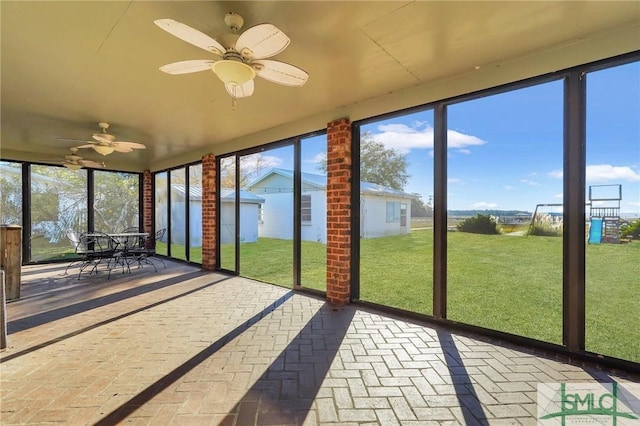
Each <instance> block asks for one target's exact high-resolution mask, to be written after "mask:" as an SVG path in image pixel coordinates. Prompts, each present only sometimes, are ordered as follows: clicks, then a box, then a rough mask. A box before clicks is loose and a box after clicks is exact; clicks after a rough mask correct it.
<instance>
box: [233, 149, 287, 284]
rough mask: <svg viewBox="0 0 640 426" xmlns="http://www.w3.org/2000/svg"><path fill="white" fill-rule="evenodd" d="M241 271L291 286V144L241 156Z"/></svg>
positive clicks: (266, 280) (261, 278) (264, 279)
mask: <svg viewBox="0 0 640 426" xmlns="http://www.w3.org/2000/svg"><path fill="white" fill-rule="evenodd" d="M239 172H240V182H241V184H240V187H241V191H240V274H241V275H242V276H245V277H248V278H254V279H257V280H260V281H265V282H269V283H272V284H277V285H281V286H284V287H289V288H290V287H292V286H293V147H291V146H288V147H284V148H277V149H272V150H269V151H264V152H261V153H258V154H251V155H245V156H243V157H240V171H239Z"/></svg>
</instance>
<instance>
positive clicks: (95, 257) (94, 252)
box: [78, 232, 124, 279]
mask: <svg viewBox="0 0 640 426" xmlns="http://www.w3.org/2000/svg"><path fill="white" fill-rule="evenodd" d="M80 243H81V245H84V246H85V247H86V261H85V263H84V264H83V265H82V266H81V267H80V272H79V273H78V279H80V275H81V274H82V272H83V271H84V270H85V269H87V268H88V267H89V266H92V268H91V270H90V271H89V275H91V274H92V273H93V272H96V274H97V273H98V266H99V265H100V264H106V267H107V269H108V270H109V276H108V278H111V270H112V269H113V268H115V267H116V266H117V265H118V264H122V272H123V273H124V263H123V261H122V258H121V256H122V253H121V252H120V251H119V250H118V246H119V245H120V243H119V242H118V241H117V240H115V239H114V238H112V237H111V236H109V235H108V234H106V233H104V232H92V233H90V234H82V235H81V236H80Z"/></svg>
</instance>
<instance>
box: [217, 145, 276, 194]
mask: <svg viewBox="0 0 640 426" xmlns="http://www.w3.org/2000/svg"><path fill="white" fill-rule="evenodd" d="M277 165H278V162H277V161H276V159H274V158H273V157H269V156H265V155H262V154H261V153H257V154H251V155H244V156H242V157H240V188H245V187H246V186H247V185H248V184H249V183H251V182H252V181H253V180H255V179H257V178H258V177H260V176H262V174H263V173H264V172H265V170H268V169H271V168H273V167H275V166H277ZM220 169H221V170H220V186H221V187H222V188H235V186H236V169H237V165H236V162H235V157H226V158H223V159H222V161H221V162H220Z"/></svg>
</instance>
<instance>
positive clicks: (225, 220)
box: [171, 185, 264, 247]
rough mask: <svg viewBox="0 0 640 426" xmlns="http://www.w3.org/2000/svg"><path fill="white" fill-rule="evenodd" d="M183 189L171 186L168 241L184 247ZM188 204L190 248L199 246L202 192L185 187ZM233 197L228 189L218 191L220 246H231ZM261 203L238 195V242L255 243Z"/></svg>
mask: <svg viewBox="0 0 640 426" xmlns="http://www.w3.org/2000/svg"><path fill="white" fill-rule="evenodd" d="M185 193H186V190H185V187H184V185H171V241H172V242H173V243H174V244H184V243H185V220H184V219H185V218H184V215H182V212H184V211H185V210H184V207H185V206H184V203H185ZM189 193H190V197H189V198H190V200H191V201H190V204H189V217H190V225H191V231H190V233H189V243H190V245H191V247H200V246H202V188H201V187H200V186H193V185H192V186H189ZM235 197H236V193H235V191H233V190H230V189H222V190H221V192H220V199H221V201H222V206H221V209H220V242H221V243H222V244H225V243H233V242H235V238H234V236H235V232H236V230H235V217H236V216H235V208H234V203H235V201H236V200H235ZM262 203H264V199H262V198H260V197H257V196H255V195H254V194H251V193H249V192H246V191H240V242H243V243H245V242H250V243H253V242H256V241H258V215H259V211H260V205H261V204H262Z"/></svg>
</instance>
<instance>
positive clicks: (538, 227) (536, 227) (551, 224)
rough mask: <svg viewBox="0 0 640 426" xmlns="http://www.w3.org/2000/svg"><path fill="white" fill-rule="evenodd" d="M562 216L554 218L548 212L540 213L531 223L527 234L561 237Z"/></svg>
mask: <svg viewBox="0 0 640 426" xmlns="http://www.w3.org/2000/svg"><path fill="white" fill-rule="evenodd" d="M562 224H563V223H562V218H554V217H553V216H551V215H550V214H546V213H544V214H540V215H537V216H536V218H535V222H533V223H532V224H531V227H530V228H529V232H528V235H537V236H539V237H561V236H562Z"/></svg>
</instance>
